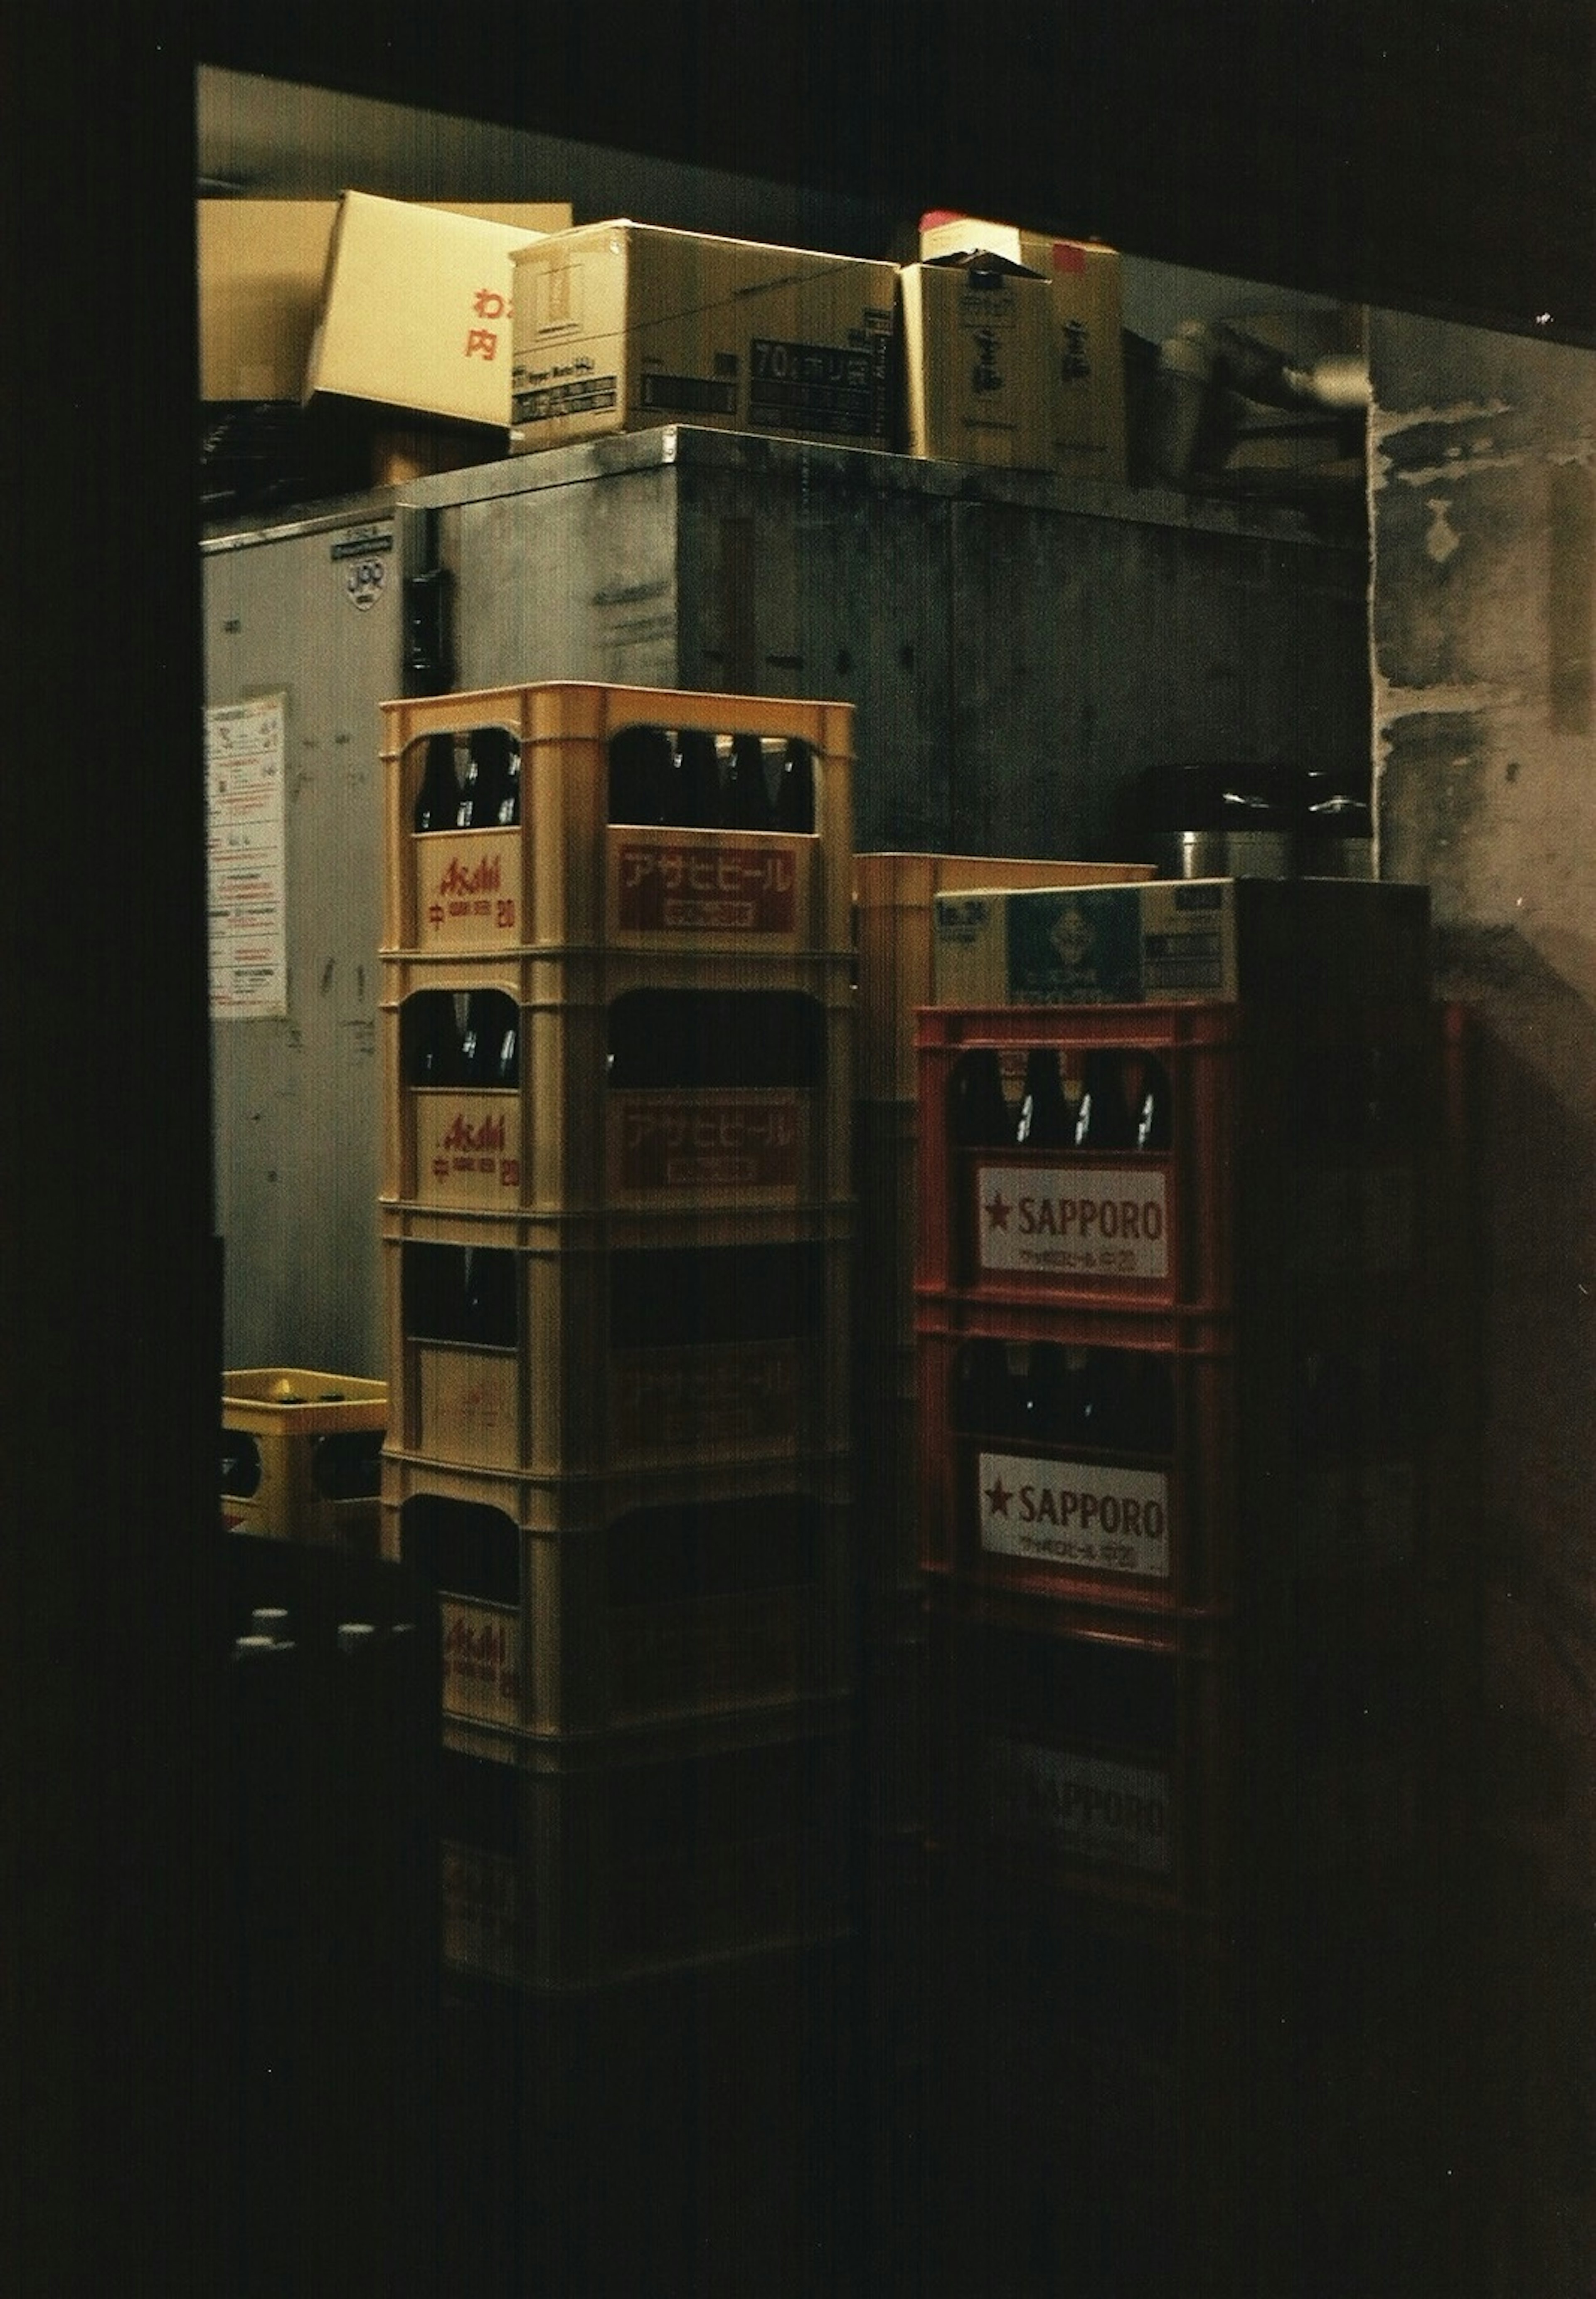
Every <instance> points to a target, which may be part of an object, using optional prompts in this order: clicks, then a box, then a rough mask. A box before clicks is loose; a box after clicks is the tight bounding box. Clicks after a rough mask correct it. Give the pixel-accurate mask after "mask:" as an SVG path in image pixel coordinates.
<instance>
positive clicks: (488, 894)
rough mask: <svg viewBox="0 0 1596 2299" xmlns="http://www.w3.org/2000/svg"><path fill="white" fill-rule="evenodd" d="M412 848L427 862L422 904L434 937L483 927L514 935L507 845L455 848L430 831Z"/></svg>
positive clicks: (513, 893) (513, 914)
mask: <svg viewBox="0 0 1596 2299" xmlns="http://www.w3.org/2000/svg"><path fill="white" fill-rule="evenodd" d="M416 848H417V852H418V855H419V856H420V857H424V858H425V861H426V864H427V874H426V876H425V877H424V878H423V879H422V881H421V905H422V910H423V913H424V917H425V922H426V925H428V928H429V929H430V930H431V932H432V934H435V935H442V936H444V937H445V938H446V937H447V936H448V935H450V934H459V933H462V932H470V933H471V934H478V933H480V932H482V931H483V930H485V929H486V930H488V931H490V932H493V933H495V934H514V932H515V928H516V915H517V911H516V900H515V891H514V887H513V884H511V878H512V874H513V851H512V849H511V847H510V845H509V844H508V843H507V842H505V841H503V840H500V841H499V842H497V843H495V844H494V845H491V846H484V845H482V844H480V843H473V844H471V845H469V846H457V845H453V843H451V842H448V841H447V835H446V834H440V833H438V832H433V833H432V834H429V835H428V836H427V837H425V838H418V839H417V841H416Z"/></svg>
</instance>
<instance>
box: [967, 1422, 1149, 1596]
mask: <svg viewBox="0 0 1596 2299" xmlns="http://www.w3.org/2000/svg"><path fill="white" fill-rule="evenodd" d="M977 1507H978V1510H979V1515H980V1526H981V1546H982V1548H984V1549H985V1550H987V1551H988V1553H989V1554H991V1555H993V1556H1020V1557H1027V1558H1032V1559H1035V1560H1036V1561H1037V1562H1040V1563H1043V1564H1060V1565H1070V1566H1075V1567H1076V1568H1077V1569H1078V1570H1081V1571H1084V1572H1088V1573H1129V1574H1135V1575H1136V1576H1137V1577H1139V1578H1143V1579H1147V1580H1156V1581H1167V1580H1168V1577H1169V1480H1168V1477H1166V1476H1163V1475H1160V1473H1158V1472H1157V1471H1155V1470H1148V1469H1120V1468H1115V1467H1112V1466H1111V1465H1105V1464H1103V1463H1101V1462H1090V1461H1039V1460H1037V1459H1035V1457H1027V1456H1024V1455H1021V1454H1018V1453H983V1454H982V1455H981V1456H980V1457H979V1460H978V1461H977Z"/></svg>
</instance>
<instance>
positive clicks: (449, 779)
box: [414, 735, 460, 830]
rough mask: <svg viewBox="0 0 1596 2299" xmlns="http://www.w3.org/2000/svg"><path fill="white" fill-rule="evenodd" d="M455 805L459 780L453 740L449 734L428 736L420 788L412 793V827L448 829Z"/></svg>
mask: <svg viewBox="0 0 1596 2299" xmlns="http://www.w3.org/2000/svg"><path fill="white" fill-rule="evenodd" d="M459 804H460V778H459V776H457V775H456V773H455V771H454V737H453V735H428V737H427V764H426V766H425V768H423V770H422V775H421V787H420V790H419V791H418V792H417V793H416V809H415V817H414V820H415V826H416V828H417V829H418V830H448V829H450V828H451V827H452V826H453V821H454V816H455V811H456V809H457V808H458V807H459Z"/></svg>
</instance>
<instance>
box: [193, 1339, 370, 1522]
mask: <svg viewBox="0 0 1596 2299" xmlns="http://www.w3.org/2000/svg"><path fill="white" fill-rule="evenodd" d="M387 1418H388V1390H387V1382H381V1381H364V1380H357V1379H354V1378H353V1377H351V1376H349V1375H346V1374H330V1373H311V1372H306V1371H305V1370H304V1369H303V1368H302V1367H298V1366H293V1365H265V1366H256V1367H253V1368H251V1369H249V1370H246V1371H242V1372H236V1373H225V1374H223V1375H222V1381H221V1421H222V1432H221V1517H222V1523H223V1525H224V1527H226V1528H227V1529H228V1530H229V1531H240V1532H256V1533H263V1534H268V1535H270V1537H271V1538H273V1539H275V1540H303V1541H310V1542H314V1543H318V1544H320V1545H321V1546H324V1547H328V1548H348V1549H351V1550H353V1551H355V1552H358V1553H359V1554H362V1555H365V1556H375V1555H376V1553H377V1547H378V1515H379V1494H380V1490H381V1456H382V1445H383V1438H384V1435H385V1433H386V1432H387Z"/></svg>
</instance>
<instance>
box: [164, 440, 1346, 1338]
mask: <svg viewBox="0 0 1596 2299" xmlns="http://www.w3.org/2000/svg"><path fill="white" fill-rule="evenodd" d="M439 565H441V566H442V567H443V568H444V569H446V570H447V576H448V582H447V585H446V586H445V588H446V590H447V593H448V595H449V600H450V605H451V610H452V611H451V615H450V623H451V627H452V635H453V661H452V663H451V665H450V669H451V673H452V676H451V678H450V679H449V681H448V682H447V683H449V684H452V685H455V686H458V687H461V688H471V687H484V686H494V685H507V684H515V683H519V682H523V681H531V680H538V679H550V678H561V679H595V680H601V681H604V682H606V683H611V684H628V685H646V686H679V687H685V688H689V689H694V688H695V689H700V690H707V691H712V692H716V693H768V694H781V695H794V696H809V697H814V696H824V697H827V698H828V699H831V700H835V701H844V702H852V704H853V705H854V706H855V709H856V711H857V714H858V716H857V720H856V730H857V751H858V761H859V763H858V770H857V773H856V776H855V781H854V843H855V846H856V847H857V848H858V849H859V850H860V851H864V850H869V849H883V848H895V849H899V850H910V851H943V852H949V851H951V852H965V853H983V852H989V853H993V854H1010V855H1024V854H1027V853H1034V854H1049V853H1052V854H1071V855H1077V856H1080V857H1082V858H1084V859H1125V857H1124V856H1123V854H1122V852H1121V851H1120V849H1121V846H1122V844H1123V839H1122V835H1121V834H1119V833H1118V830H1117V828H1116V824H1115V808H1116V801H1117V799H1118V794H1119V793H1120V792H1121V791H1122V789H1123V787H1124V785H1125V784H1126V782H1127V781H1128V780H1129V778H1130V777H1131V776H1133V775H1134V774H1135V772H1136V771H1137V770H1138V769H1139V768H1141V767H1143V765H1145V764H1147V763H1148V762H1149V761H1150V760H1151V759H1199V758H1213V757H1223V758H1230V759H1242V760H1248V761H1256V760H1265V759H1271V758H1275V757H1291V756H1295V757H1301V756H1304V755H1311V756H1313V757H1315V758H1328V759H1356V760H1358V761H1359V762H1361V761H1362V760H1363V759H1367V755H1368V726H1369V715H1370V698H1369V674H1368V649H1367V628H1366V607H1365V600H1366V578H1367V563H1366V557H1365V553H1364V552H1363V551H1362V549H1361V548H1360V547H1357V546H1347V545H1342V544H1330V543H1327V542H1326V541H1324V540H1322V539H1320V538H1318V537H1317V536H1315V535H1312V534H1311V533H1309V531H1308V530H1307V529H1305V528H1304V527H1302V526H1301V524H1300V523H1299V522H1298V520H1297V519H1295V518H1294V516H1293V515H1292V514H1289V513H1285V512H1270V511H1264V510H1246V511H1245V513H1243V511H1242V510H1239V509H1234V510H1233V509H1230V508H1227V507H1225V506H1221V505H1214V504H1208V503H1197V502H1188V501H1187V500H1186V499H1185V498H1183V497H1179V496H1176V495H1170V494H1161V493H1159V492H1156V491H1153V490H1122V489H1113V488H1108V487H1104V486H1093V485H1088V484H1086V483H1083V482H1078V481H1077V482H1068V481H1063V480H1052V479H1049V478H1047V477H1043V476H1039V475H1030V474H997V473H983V472H980V471H978V470H976V469H971V468H969V467H967V466H964V465H958V464H946V463H929V462H919V461H911V460H909V459H907V458H902V457H898V456H890V455H878V454H875V453H868V452H860V451H858V450H848V449H845V448H838V449H832V448H819V447H806V446H802V445H800V444H795V443H786V442H777V441H769V440H763V439H755V438H748V437H744V436H739V435H735V434H726V433H713V432H703V431H693V430H689V429H668V430H661V431H655V432H648V433H641V434H638V435H636V436H629V437H628V436H620V437H617V438H613V439H608V440H603V441H601V442H597V443H594V444H591V445H588V446H584V447H572V448H564V449H559V450H555V451H553V452H548V453H545V454H541V455H524V456H519V457H514V458H511V459H508V460H506V461H503V462H499V463H492V464H486V465H484V466H481V467H479V468H478V469H473V470H467V471H460V472H452V473H448V474H446V475H444V476H441V477H436V478H430V479H424V480H420V481H417V482H414V483H412V484H411V485H410V486H407V487H405V488H403V489H387V490H383V491H381V492H379V493H377V494H372V495H370V497H364V498H361V499H359V500H357V501H353V502H344V503H341V504H338V505H334V506H328V508H327V509H326V510H321V511H318V512H317V513H316V514H315V515H314V516H310V517H306V516H293V515H287V516H285V518H284V519H282V520H281V521H280V522H278V523H277V524H275V525H273V526H270V527H260V526H255V527H249V528H246V529H240V530H237V531H232V532H225V533H224V532H217V533H214V534H212V535H211V536H210V537H209V538H208V539H207V541H206V543H205V544H204V600H205V651H206V693H207V700H208V701H210V702H211V703H212V704H219V703H225V702H233V701H243V700H245V699H247V698H249V697H251V696H256V695H261V694H267V693H283V694H285V695H286V696H287V776H286V784H287V941H288V1013H287V1017H286V1018H285V1019H281V1020H274V1021H229V1022H223V1023H220V1024H219V1025H218V1026H217V1028H216V1031H215V1033H214V1034H215V1040H216V1043H215V1048H214V1064H215V1069H214V1075H215V1111H216V1134H217V1201H218V1209H219V1213H218V1218H219V1222H220V1228H221V1231H222V1233H223V1235H224V1237H225V1238H226V1240H227V1249H228V1263H227V1266H228V1286H227V1294H228V1301H227V1309H228V1322H227V1339H226V1344H225V1346H226V1353H227V1356H226V1361H227V1362H228V1363H229V1364H232V1365H268V1364H274V1363H277V1362H278V1361H279V1360H280V1361H281V1362H284V1363H287V1362H290V1361H292V1362H295V1363H302V1364H314V1365H329V1366H334V1367H336V1368H337V1369H338V1370H339V1371H340V1372H345V1373H349V1374H380V1373H381V1371H382V1365H381V1354H382V1335H381V1322H382V1318H381V1287H380V1283H379V1282H378V1249H377V1224H376V1223H375V1220H374V1218H373V1216H372V1207H373V1205H374V1203H375V1201H376V1199H377V1196H378V1190H379V1187H380V1180H379V1174H378V1145H379V1141H380V1134H381V1126H380V1123H379V1109H378V1062H377V1059H376V1055H375V1039H376V1021H377V1004H378V967H377V960H376V952H377V949H378V941H379V939H380V902H379V875H380V874H379V840H380V818H381V809H380V778H379V771H378V741H379V729H378V705H379V704H380V703H381V702H383V701H387V700H390V699H391V698H393V697H394V696H395V695H398V694H400V693H403V692H405V691H406V688H407V685H410V684H411V682H410V680H409V679H408V678H407V674H406V669H405V660H406V645H405V617H404V612H403V607H404V590H403V585H404V579H405V578H406V577H415V576H418V575H420V574H421V573H423V572H425V571H427V570H428V569H432V568H435V567H436V566H439Z"/></svg>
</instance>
